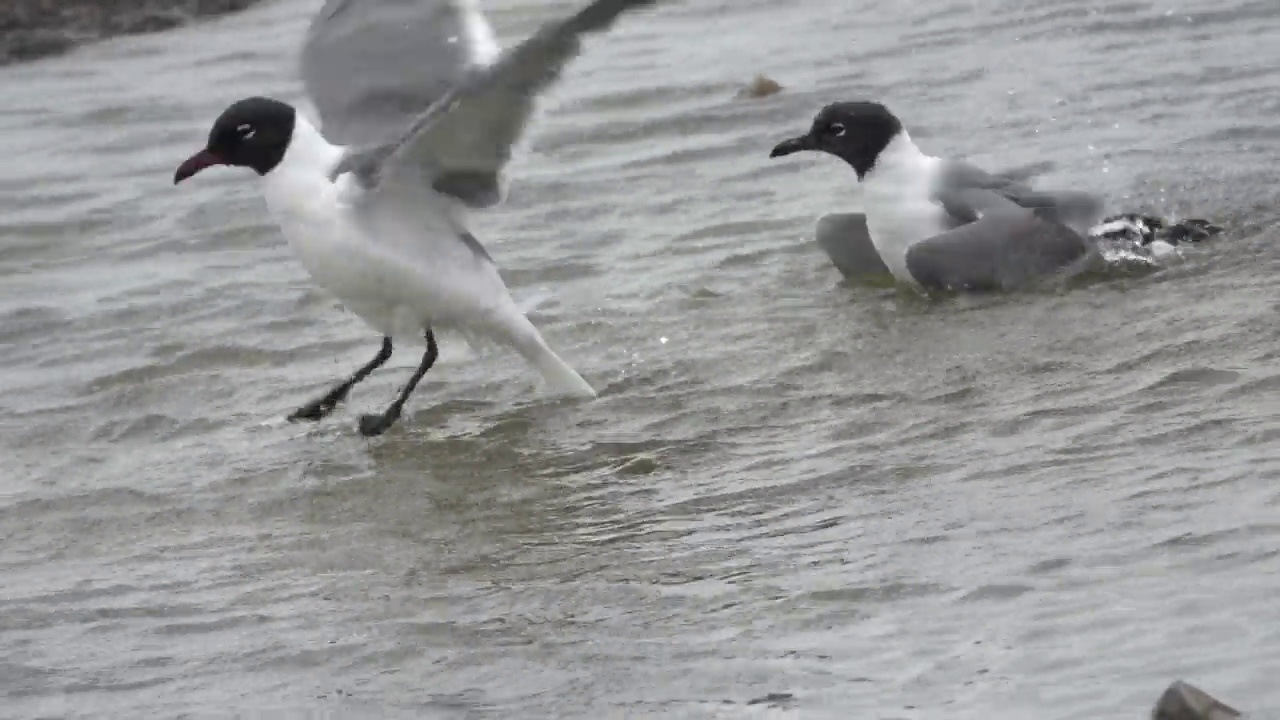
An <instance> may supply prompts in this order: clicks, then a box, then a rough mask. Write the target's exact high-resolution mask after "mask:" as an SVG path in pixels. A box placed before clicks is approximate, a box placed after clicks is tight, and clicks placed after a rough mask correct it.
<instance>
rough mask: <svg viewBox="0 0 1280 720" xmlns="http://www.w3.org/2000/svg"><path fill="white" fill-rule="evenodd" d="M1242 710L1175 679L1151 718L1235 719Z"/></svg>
mask: <svg viewBox="0 0 1280 720" xmlns="http://www.w3.org/2000/svg"><path fill="white" fill-rule="evenodd" d="M1240 716H1241V715H1240V711H1239V710H1236V709H1235V708H1232V707H1229V706H1227V705H1226V704H1224V703H1222V702H1221V701H1219V700H1218V699H1216V698H1214V697H1213V696H1211V695H1209V693H1207V692H1205V691H1203V690H1201V689H1200V688H1198V687H1195V686H1194V685H1188V684H1187V683H1185V682H1183V681H1181V680H1175V681H1174V683H1173V684H1172V685H1170V686H1169V689H1167V690H1165V691H1164V694H1163V695H1161V696H1160V699H1159V700H1157V701H1156V706H1155V707H1154V708H1152V710H1151V720H1233V718H1238V717H1240Z"/></svg>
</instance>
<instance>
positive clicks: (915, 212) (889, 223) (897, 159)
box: [859, 130, 944, 283]
mask: <svg viewBox="0 0 1280 720" xmlns="http://www.w3.org/2000/svg"><path fill="white" fill-rule="evenodd" d="M941 162H942V161H941V159H940V158H936V157H933V156H931V155H926V154H925V153H924V152H922V151H921V150H920V148H918V147H916V144H915V143H914V142H912V141H911V136H910V135H908V134H907V131H906V130H902V131H900V132H899V133H898V134H897V135H895V136H894V138H893V139H892V140H890V141H889V144H888V145H886V146H885V148H884V150H881V151H880V155H879V156H878V157H877V158H876V164H875V165H874V166H873V167H872V168H871V171H870V172H868V173H867V174H866V175H865V176H864V177H863V178H862V182H860V183H859V187H860V188H861V189H862V202H863V212H865V213H866V214H867V229H868V231H870V233H871V242H872V243H873V244H875V246H876V252H878V253H879V254H880V257H881V259H883V260H884V263H885V265H886V266H888V268H889V270H890V271H891V272H892V273H893V274H894V276H895V277H897V278H898V279H899V280H902V281H904V282H908V283H914V282H915V280H914V279H913V278H912V277H911V275H910V273H908V272H907V268H906V253H907V248H909V247H911V246H912V245H913V244H915V243H917V242H919V241H921V240H924V239H926V238H928V237H932V236H933V235H936V234H938V233H939V232H941V231H942V230H943V229H944V221H943V210H942V208H941V207H940V206H938V205H937V204H936V203H935V202H934V201H933V197H932V196H933V187H934V182H935V179H936V177H937V174H938V171H939V167H938V166H939V164H940V163H941Z"/></svg>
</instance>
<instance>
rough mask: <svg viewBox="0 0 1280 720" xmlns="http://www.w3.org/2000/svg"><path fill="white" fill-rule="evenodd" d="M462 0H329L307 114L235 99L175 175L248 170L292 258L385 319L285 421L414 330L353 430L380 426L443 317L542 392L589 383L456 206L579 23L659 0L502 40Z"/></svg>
mask: <svg viewBox="0 0 1280 720" xmlns="http://www.w3.org/2000/svg"><path fill="white" fill-rule="evenodd" d="M473 2H474V0H410V1H409V2H406V1H405V0H329V1H328V2H327V3H326V4H325V6H324V7H323V8H321V10H320V12H319V14H318V15H317V16H316V17H315V19H314V20H313V21H312V24H311V27H310V28H309V30H308V32H307V38H306V41H305V43H304V46H303V50H302V76H303V81H304V84H305V86H306V90H307V95H308V96H309V99H310V100H311V102H312V103H314V104H315V106H316V110H317V112H318V114H319V116H320V121H321V128H316V127H315V126H314V125H313V124H312V123H311V122H310V121H308V119H307V118H306V117H304V116H303V115H302V114H301V113H299V112H298V111H297V110H296V109H295V108H294V107H293V106H291V105H289V104H287V103H285V102H281V101H279V100H275V99H272V98H266V97H249V98H245V99H242V100H239V101H237V102H235V103H232V104H231V105H230V106H229V107H227V108H226V110H224V111H223V113H222V114H221V115H220V116H219V117H218V118H217V120H215V121H214V123H213V127H212V129H211V130H210V131H209V137H208V141H207V144H206V146H205V147H204V148H203V149H202V150H200V151H199V152H197V153H195V154H194V155H192V156H191V157H190V158H189V159H187V160H186V161H185V162H183V163H182V164H181V166H180V167H179V168H178V170H177V172H176V173H175V174H174V183H175V184H176V183H179V182H182V181H183V180H185V179H187V178H190V177H191V176H193V175H195V174H196V173H198V172H200V171H201V170H204V169H206V168H209V167H213V166H218V165H230V166H238V167H245V168H249V169H251V170H253V171H254V172H256V173H257V174H258V175H259V176H261V178H262V184H263V192H264V195H265V196H266V202H267V207H268V209H269V210H270V212H271V214H272V216H273V217H274V218H275V220H276V222H277V223H278V224H279V225H280V227H281V230H282V231H283V232H284V235H285V238H286V239H287V240H288V242H289V244H290V246H291V247H292V248H293V250H294V251H295V252H296V254H297V256H298V258H299V260H300V261H301V262H302V265H303V267H304V268H305V269H306V270H307V272H308V273H309V274H310V275H311V277H312V278H313V279H314V280H315V281H316V283H317V284H319V285H320V286H321V287H323V288H324V289H326V290H328V291H329V292H331V293H333V294H334V295H335V296H337V297H338V298H339V299H340V300H341V301H342V302H343V304H344V305H345V306H346V307H347V308H349V309H350V310H351V311H352V312H354V313H355V314H356V315H358V316H359V317H360V318H361V319H363V320H364V321H365V322H366V323H367V324H369V325H370V326H371V327H372V328H373V329H375V330H376V331H377V332H379V333H381V335H382V344H381V347H380V348H379V350H378V353H377V355H376V356H375V357H374V358H373V360H371V361H370V362H369V363H367V364H366V365H364V366H363V367H361V368H359V369H358V370H356V371H355V372H354V373H353V374H352V375H351V376H350V377H348V378H347V379H345V380H343V381H342V382H341V383H338V384H337V385H335V386H334V387H333V388H332V389H331V390H330V391H329V392H327V393H325V394H324V395H323V396H321V397H319V398H316V399H315V400H314V401H312V402H310V403H308V404H306V405H304V406H302V407H300V408H298V409H297V410H296V411H295V412H294V413H293V414H292V415H290V416H289V419H290V420H319V419H320V418H323V417H325V416H326V415H328V414H329V413H330V412H332V411H333V409H334V407H336V406H337V404H338V403H340V402H342V401H343V400H344V399H345V398H346V396H347V393H348V392H349V391H350V390H351V388H352V386H354V385H355V384H356V383H358V382H360V381H361V380H363V379H364V378H366V377H368V376H369V374H371V373H372V372H373V371H374V370H376V369H377V368H378V367H380V366H381V365H382V364H383V363H385V362H386V361H387V360H388V359H389V358H390V357H391V353H392V350H393V347H394V346H395V344H396V343H400V342H402V341H408V342H414V343H419V344H420V343H424V342H425V345H426V350H425V352H424V354H423V356H422V361H421V363H420V364H419V365H418V368H417V370H416V371H415V372H414V373H413V375H412V376H411V377H410V378H409V382H408V383H407V384H406V385H405V386H404V388H403V389H402V390H401V391H400V394H399V396H398V397H397V398H396V399H395V401H394V402H392V403H391V405H390V406H389V407H388V408H387V409H386V411H385V412H382V413H379V414H372V415H363V416H362V417H361V418H360V425H359V428H360V432H361V433H362V434H364V435H365V436H372V435H379V434H381V433H383V432H385V431H386V430H387V429H388V428H389V427H391V426H392V425H393V424H394V423H395V421H396V420H397V418H399V416H400V413H401V411H402V409H403V407H404V404H405V402H406V401H407V400H408V398H409V395H410V394H411V393H412V392H413V390H414V388H415V387H416V386H417V384H418V382H419V381H420V380H421V379H422V377H423V376H424V375H425V374H426V373H427V371H428V370H429V369H430V368H431V366H432V364H433V363H434V362H435V360H436V357H437V355H438V348H437V345H436V338H435V333H436V332H437V331H439V330H457V331H461V332H464V333H467V334H472V335H476V336H481V337H487V338H489V339H491V340H494V341H497V342H499V343H501V344H503V345H506V346H508V347H511V348H513V349H514V350H515V351H516V352H517V353H519V354H520V355H521V356H523V357H524V359H525V360H526V361H528V362H529V364H531V365H532V366H533V367H534V368H536V369H537V370H538V371H539V372H540V373H541V375H542V377H543V378H544V379H545V381H546V383H547V385H548V386H549V387H550V389H551V391H552V392H553V393H555V394H560V395H570V396H577V397H588V398H590V397H595V394H596V393H595V390H593V389H592V387H591V386H590V385H589V384H588V383H587V382H586V380H584V379H583V378H582V377H581V376H580V375H579V374H578V373H577V372H576V371H575V370H574V369H573V368H572V367H570V366H569V365H568V364H566V363H565V362H564V361H563V360H561V359H560V357H559V356H558V355H557V354H556V353H555V352H554V351H553V350H552V349H551V348H550V347H549V346H548V345H547V343H546V341H544V340H543V338H542V335H541V333H539V332H538V329H537V328H536V327H534V325H533V324H532V323H531V322H529V320H528V318H527V317H525V315H524V313H523V312H522V311H521V310H520V308H519V307H518V306H517V305H516V303H515V302H514V300H513V299H512V297H511V295H510V293H509V292H508V290H507V287H506V284H505V283H504V282H503V280H502V278H501V276H500V275H499V274H498V269H497V266H496V265H495V264H494V262H493V259H492V258H491V257H490V256H489V254H488V252H486V251H485V249H484V247H483V246H481V244H480V242H479V241H478V240H477V239H476V238H475V236H474V235H472V234H471V232H470V231H469V230H468V228H467V212H468V211H469V210H472V209H481V208H487V207H491V206H493V205H495V204H497V203H498V202H500V201H501V199H502V197H503V194H504V191H503V187H502V181H501V172H502V170H503V168H504V167H505V165H506V164H507V162H508V161H509V160H510V157H511V152H512V148H513V146H514V145H516V143H517V142H519V140H520V139H521V136H522V135H523V134H524V131H525V129H526V126H527V125H528V124H529V122H530V120H531V117H532V115H533V113H534V110H535V107H534V105H535V100H536V99H537V96H538V95H539V94H540V93H541V92H543V91H545V90H546V89H547V88H548V87H550V86H551V85H552V84H553V83H554V82H556V80H557V79H558V78H559V77H560V75H561V73H562V71H563V69H564V67H565V66H566V65H567V64H568V62H569V61H570V60H571V59H572V58H573V57H575V56H576V55H577V54H578V53H579V52H580V49H581V38H582V36H583V35H584V34H586V33H588V32H593V31H601V30H605V29H607V28H608V27H609V26H610V25H612V24H613V22H614V21H615V20H616V19H617V17H618V16H619V15H621V14H622V13H624V12H626V11H628V10H632V9H635V8H638V7H643V6H646V5H651V4H653V3H654V2H656V0H594V1H593V2H591V3H590V4H588V5H587V6H586V7H584V8H583V9H581V10H579V11H578V12H577V13H575V14H573V15H571V16H569V17H567V18H564V19H561V20H558V21H554V22H550V23H547V24H545V25H543V26H542V27H541V28H540V29H539V30H538V32H537V33H535V34H534V35H533V36H532V37H530V38H529V39H527V40H526V41H524V42H523V43H521V44H520V45H518V46H516V47H514V48H513V49H511V50H509V51H507V52H505V53H501V54H500V53H499V52H498V51H497V47H496V45H495V44H494V41H493V35H492V31H491V29H490V28H489V25H488V23H487V22H486V21H485V19H484V17H483V15H481V14H480V12H479V11H478V10H477V9H476V8H475V6H474V4H473Z"/></svg>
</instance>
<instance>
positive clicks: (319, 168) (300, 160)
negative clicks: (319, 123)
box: [266, 113, 343, 182]
mask: <svg viewBox="0 0 1280 720" xmlns="http://www.w3.org/2000/svg"><path fill="white" fill-rule="evenodd" d="M295 117H296V119H295V121H294V125H293V136H292V137H291V138H290V140H289V147H288V148H287V149H286V150H285V151H284V157H283V158H282V159H281V160H280V164H279V165H277V166H275V168H274V169H272V170H271V172H269V173H267V175H266V177H267V181H268V182H270V180H271V178H272V176H280V177H282V178H283V177H286V176H294V175H304V176H306V175H312V174H319V175H321V176H325V177H327V176H328V174H329V170H330V169H331V168H332V167H333V166H334V164H335V163H337V162H338V159H339V158H340V157H341V156H342V150H343V148H342V147H341V146H338V145H330V144H329V141H328V140H325V139H324V136H323V135H321V134H320V131H319V130H317V129H316V126H315V125H312V124H311V121H309V120H307V118H306V116H304V115H303V114H302V113H298V114H297V115H296V116H295Z"/></svg>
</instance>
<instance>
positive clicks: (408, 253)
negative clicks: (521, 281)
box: [273, 205, 511, 340]
mask: <svg viewBox="0 0 1280 720" xmlns="http://www.w3.org/2000/svg"><path fill="white" fill-rule="evenodd" d="M317 210H320V212H316V211H317ZM326 210H327V208H324V207H317V206H314V205H313V206H305V205H303V206H285V207H279V208H276V209H273V214H274V215H275V216H276V220H277V222H278V223H279V224H280V228H281V230H282V231H283V233H284V235H285V238H286V239H287V240H288V242H289V245H290V247H291V248H292V249H293V251H294V252H295V253H296V255H297V257H298V260H299V262H300V263H301V264H302V266H303V268H304V269H306V271H307V273H308V274H310V275H311V277H312V279H313V280H314V281H315V283H316V284H317V285H319V286H320V287H321V288H323V289H324V290H326V291H327V292H329V293H331V294H332V295H334V296H335V297H336V298H337V299H338V300H339V301H340V302H341V303H342V304H343V305H344V306H345V307H346V308H347V309H348V310H350V311H351V312H353V313H355V314H356V315H358V316H359V317H360V318H361V319H363V320H364V321H365V322H366V323H368V324H369V325H370V326H371V327H373V328H374V329H376V330H377V331H378V332H380V333H382V334H384V335H387V336H389V337H393V338H397V339H405V340H410V339H421V337H422V335H423V331H424V330H425V329H426V328H428V327H431V328H435V329H446V328H470V327H474V326H484V325H485V324H486V323H487V321H488V320H489V318H490V317H491V316H492V315H494V314H495V313H498V312H500V311H501V310H502V309H503V308H504V307H505V304H504V303H510V302H511V301H510V296H509V295H508V294H507V291H506V287H505V286H504V285H503V284H502V282H501V279H500V278H499V277H498V276H497V273H496V270H494V269H493V268H492V266H488V265H485V264H483V263H480V262H477V261H476V260H475V259H474V258H473V257H471V256H470V255H469V253H470V252H471V251H470V249H468V248H466V246H465V245H464V244H463V243H462V242H461V240H459V239H458V238H457V237H456V233H454V231H453V230H452V229H451V228H450V229H442V228H438V227H430V226H425V225H428V224H427V223H423V225H424V226H420V227H419V228H415V230H416V232H414V233H413V235H412V236H405V237H403V239H402V241H401V242H395V241H394V240H395V239H396V238H395V237H392V238H389V237H388V236H387V235H385V234H384V235H377V236H372V235H370V233H377V231H378V230H380V229H385V230H387V231H388V232H390V231H392V230H393V229H392V228H378V227H364V226H363V225H361V224H360V223H361V222H362V220H361V218H360V217H359V216H358V215H355V214H349V213H335V212H326ZM397 237H399V236H397ZM371 238H373V239H371Z"/></svg>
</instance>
